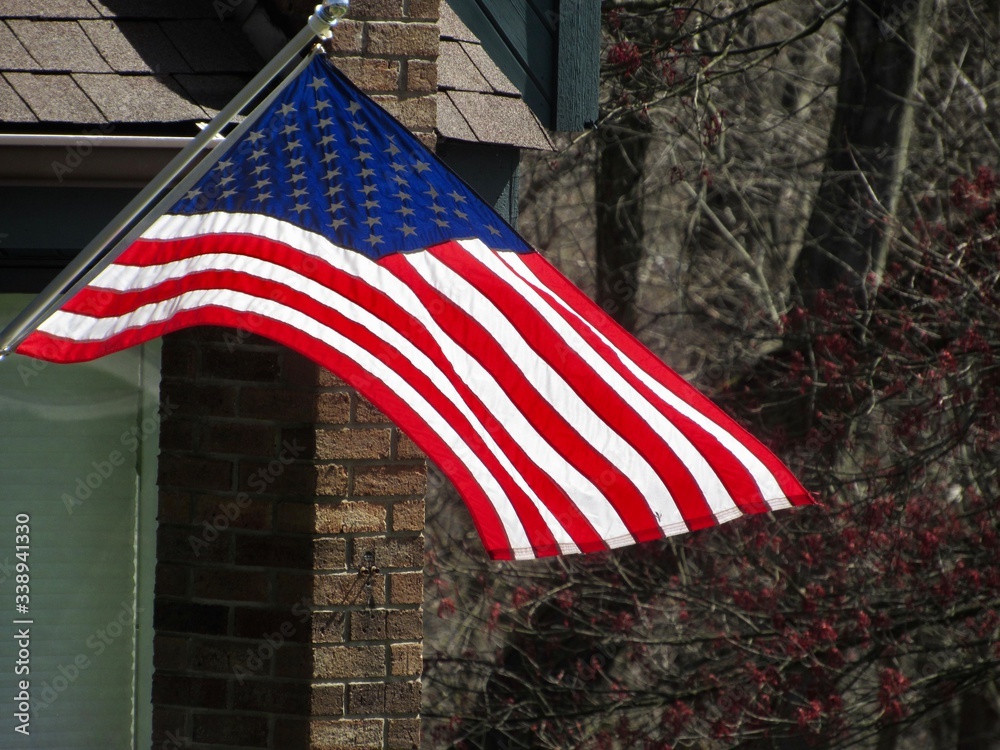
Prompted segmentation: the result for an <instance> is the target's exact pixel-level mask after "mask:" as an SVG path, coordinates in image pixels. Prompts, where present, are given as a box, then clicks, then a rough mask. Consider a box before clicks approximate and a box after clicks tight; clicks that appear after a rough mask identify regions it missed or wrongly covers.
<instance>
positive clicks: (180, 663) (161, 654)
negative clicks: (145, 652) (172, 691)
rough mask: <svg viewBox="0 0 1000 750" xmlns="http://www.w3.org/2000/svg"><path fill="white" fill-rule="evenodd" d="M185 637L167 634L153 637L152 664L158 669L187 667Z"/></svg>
mask: <svg viewBox="0 0 1000 750" xmlns="http://www.w3.org/2000/svg"><path fill="white" fill-rule="evenodd" d="M187 665H188V661H187V639H186V638H178V637H176V636H169V635H159V634H157V635H155V636H154V637H153V666H154V667H156V669H160V670H179V669H184V668H185V667H187Z"/></svg>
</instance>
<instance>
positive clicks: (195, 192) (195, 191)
mask: <svg viewBox="0 0 1000 750" xmlns="http://www.w3.org/2000/svg"><path fill="white" fill-rule="evenodd" d="M199 195H201V188H191V189H190V190H188V191H187V194H186V195H185V196H184V197H185V198H187V199H188V200H193V199H194V198H197V197H198V196H199Z"/></svg>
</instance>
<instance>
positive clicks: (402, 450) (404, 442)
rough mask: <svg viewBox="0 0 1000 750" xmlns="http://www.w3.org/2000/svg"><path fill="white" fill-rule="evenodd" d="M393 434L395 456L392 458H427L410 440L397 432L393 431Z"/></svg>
mask: <svg viewBox="0 0 1000 750" xmlns="http://www.w3.org/2000/svg"><path fill="white" fill-rule="evenodd" d="M393 432H395V433H396V454H395V456H394V458H403V459H406V458H427V456H426V455H425V454H424V452H423V451H422V450H420V448H419V447H417V444H416V443H414V442H413V441H412V440H410V438H408V437H407V436H406V435H404V434H403V433H402V432H400V431H399V430H393Z"/></svg>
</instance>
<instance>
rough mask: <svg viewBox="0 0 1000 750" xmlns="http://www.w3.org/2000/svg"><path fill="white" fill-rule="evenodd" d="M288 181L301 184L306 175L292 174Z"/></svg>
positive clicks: (300, 173)
mask: <svg viewBox="0 0 1000 750" xmlns="http://www.w3.org/2000/svg"><path fill="white" fill-rule="evenodd" d="M288 179H289V181H290V182H301V181H302V180H304V179H306V175H305V174H303V173H302V172H299V173H298V174H293V175H292V176H291V177H289V178H288Z"/></svg>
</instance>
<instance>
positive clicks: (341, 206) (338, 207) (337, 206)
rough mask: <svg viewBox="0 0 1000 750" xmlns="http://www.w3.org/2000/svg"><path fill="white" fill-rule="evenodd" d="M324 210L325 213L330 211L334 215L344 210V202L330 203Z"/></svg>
mask: <svg viewBox="0 0 1000 750" xmlns="http://www.w3.org/2000/svg"><path fill="white" fill-rule="evenodd" d="M326 210H327V211H332V212H334V213H336V212H337V211H343V210H344V202H343V201H337V202H336V203H331V204H330V205H329V206H328V207H327V209H326Z"/></svg>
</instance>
